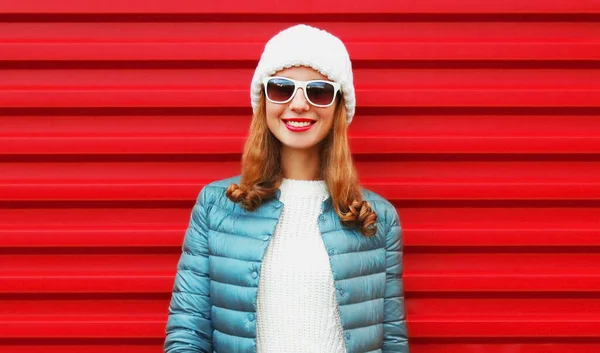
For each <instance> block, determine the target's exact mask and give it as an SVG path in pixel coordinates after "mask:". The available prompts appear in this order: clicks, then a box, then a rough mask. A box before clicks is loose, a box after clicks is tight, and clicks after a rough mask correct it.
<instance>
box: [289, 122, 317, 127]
mask: <svg viewBox="0 0 600 353" xmlns="http://www.w3.org/2000/svg"><path fill="white" fill-rule="evenodd" d="M285 123H286V124H288V125H290V126H293V127H305V126H308V125H310V124H311V123H310V122H308V121H307V122H304V123H300V122H297V121H286V122H285Z"/></svg>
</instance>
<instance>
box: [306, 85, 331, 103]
mask: <svg viewBox="0 0 600 353" xmlns="http://www.w3.org/2000/svg"><path fill="white" fill-rule="evenodd" d="M306 93H307V95H308V99H310V101H311V102H312V103H313V104H317V105H328V104H329V103H331V102H332V101H333V96H334V94H335V88H334V87H333V85H332V84H331V83H327V82H311V83H309V84H308V86H306Z"/></svg>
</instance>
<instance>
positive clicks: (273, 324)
mask: <svg viewBox="0 0 600 353" xmlns="http://www.w3.org/2000/svg"><path fill="white" fill-rule="evenodd" d="M280 190H281V197H280V200H281V201H282V202H283V204H284V206H283V211H282V213H281V216H280V219H279V223H278V224H277V228H276V230H275V234H274V235H273V238H272V239H271V243H270V245H269V247H268V248H267V251H266V253H265V257H264V259H263V264H262V271H261V272H262V276H261V279H260V282H259V286H258V299H257V316H256V318H257V323H256V325H257V351H258V352H259V353H281V352H288V353H300V352H302V353H305V352H306V353H308V352H311V353H319V352H322V353H345V352H346V349H345V345H344V338H343V329H342V325H341V321H340V316H339V312H338V304H337V299H336V294H335V287H334V281H333V275H332V272H331V265H330V263H329V256H328V255H327V251H326V249H325V245H324V244H323V240H322V238H321V232H320V231H319V226H318V223H317V218H318V217H319V215H320V213H321V206H322V204H323V201H324V200H325V199H327V197H328V195H329V194H328V191H327V187H326V185H325V181H323V180H315V181H312V180H293V179H286V178H284V179H283V182H282V184H281V187H280Z"/></svg>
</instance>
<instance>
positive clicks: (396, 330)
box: [382, 205, 409, 353]
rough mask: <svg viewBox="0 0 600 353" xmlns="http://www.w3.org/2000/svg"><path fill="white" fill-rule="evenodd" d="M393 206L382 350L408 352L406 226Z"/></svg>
mask: <svg viewBox="0 0 600 353" xmlns="http://www.w3.org/2000/svg"><path fill="white" fill-rule="evenodd" d="M390 206H391V205H390ZM391 208H392V211H391V213H392V215H393V217H392V221H391V224H390V225H389V227H388V230H387V233H386V285H385V299H384V316H383V350H382V351H383V352H384V353H392V352H394V353H408V352H409V348H408V332H407V329H406V312H405V308H404V285H403V280H402V273H403V269H402V250H403V245H402V228H401V226H400V219H399V216H398V212H397V211H396V209H395V208H394V207H393V206H391ZM388 222H389V221H388Z"/></svg>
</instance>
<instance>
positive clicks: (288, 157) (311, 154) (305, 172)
mask: <svg viewBox="0 0 600 353" xmlns="http://www.w3.org/2000/svg"><path fill="white" fill-rule="evenodd" d="M320 162H321V158H320V156H319V149H318V146H314V148H308V149H296V148H290V147H287V146H282V148H281V167H282V169H283V176H284V177H285V178H288V179H297V180H318V179H322V178H321V175H320Z"/></svg>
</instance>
